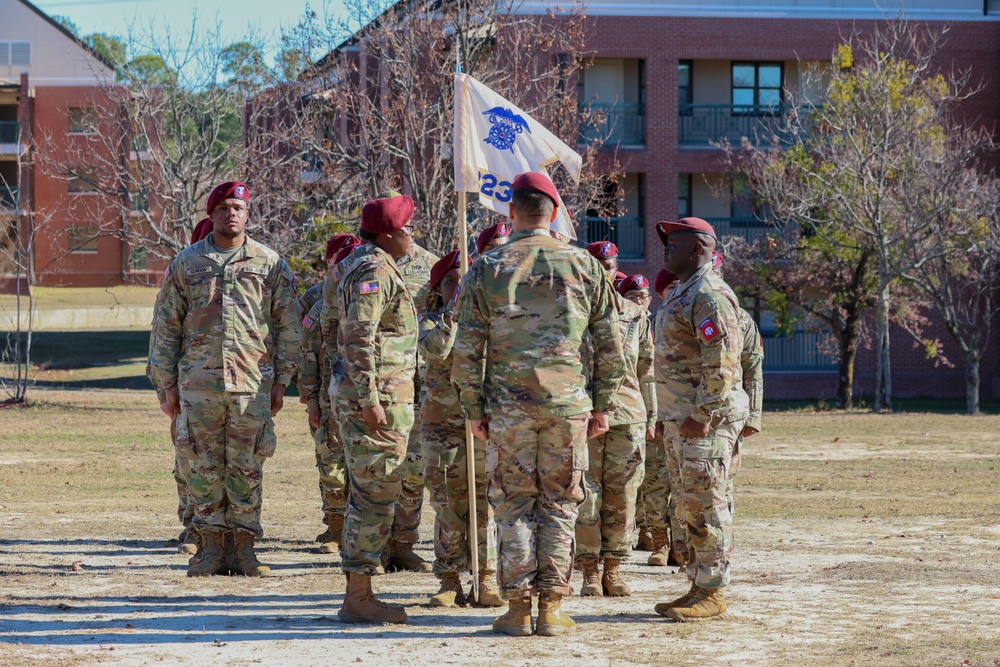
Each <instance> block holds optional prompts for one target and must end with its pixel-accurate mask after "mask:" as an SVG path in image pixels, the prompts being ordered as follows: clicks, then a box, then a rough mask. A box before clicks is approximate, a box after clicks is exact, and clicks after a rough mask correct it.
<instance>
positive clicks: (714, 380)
mask: <svg viewBox="0 0 1000 667" xmlns="http://www.w3.org/2000/svg"><path fill="white" fill-rule="evenodd" d="M691 313H692V318H691V322H692V323H693V324H694V329H695V337H697V339H698V342H699V343H700V345H701V383H700V384H699V386H698V396H697V398H696V399H695V403H694V410H693V411H692V412H691V418H692V419H694V420H695V421H697V422H701V423H702V424H708V423H710V422H711V421H712V418H713V417H714V416H715V412H716V410H718V409H719V408H721V407H722V403H723V401H724V400H725V398H726V396H727V395H728V394H729V392H730V391H731V390H732V388H733V385H735V384H736V381H737V376H738V375H739V371H740V370H741V367H740V352H741V348H742V341H741V340H740V330H739V326H740V325H739V315H738V314H737V312H736V309H735V307H734V306H733V305H732V304H731V303H730V302H729V301H728V300H726V299H711V298H704V297H703V298H699V299H696V300H695V303H694V304H693V305H692V310H691Z"/></svg>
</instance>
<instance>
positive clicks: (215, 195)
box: [205, 181, 250, 215]
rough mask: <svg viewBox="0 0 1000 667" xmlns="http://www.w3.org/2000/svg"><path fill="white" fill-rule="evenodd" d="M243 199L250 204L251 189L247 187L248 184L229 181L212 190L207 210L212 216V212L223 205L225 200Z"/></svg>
mask: <svg viewBox="0 0 1000 667" xmlns="http://www.w3.org/2000/svg"><path fill="white" fill-rule="evenodd" d="M229 198H232V199H242V200H243V201H245V202H246V203H248V204H249V203H250V188H248V187H247V186H246V183H240V182H239V181H228V182H226V183H223V184H222V185H220V186H218V187H217V188H215V189H214V190H212V194H210V195H208V205H207V206H206V207H205V209H206V210H207V211H208V214H209V215H212V211H214V210H215V207H216V206H218V205H219V204H220V203H222V200H223V199H229Z"/></svg>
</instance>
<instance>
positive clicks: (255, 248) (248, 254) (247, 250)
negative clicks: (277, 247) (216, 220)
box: [199, 232, 260, 264]
mask: <svg viewBox="0 0 1000 667" xmlns="http://www.w3.org/2000/svg"><path fill="white" fill-rule="evenodd" d="M214 240H215V232H209V233H208V236H206V237H205V238H204V239H202V240H201V241H199V243H202V244H204V247H203V248H202V254H204V255H205V256H206V257H208V258H209V259H211V260H212V261H214V262H215V263H217V264H221V263H222V255H220V254H219V253H217V252H216V247H215V244H214V243H213V241H214ZM259 254H260V244H259V243H257V242H256V241H254V240H253V239H252V238H250V236H249V235H247V236H246V237H245V239H244V241H243V245H242V246H240V248H239V250H237V251H236V254H235V255H233V260H232V261H236V260H240V259H244V258H246V259H250V258H253V257H256V256H257V255H259Z"/></svg>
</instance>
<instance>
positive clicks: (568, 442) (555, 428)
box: [486, 414, 588, 599]
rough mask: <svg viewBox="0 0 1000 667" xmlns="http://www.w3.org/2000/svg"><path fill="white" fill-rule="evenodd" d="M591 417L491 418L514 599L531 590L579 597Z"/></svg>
mask: <svg viewBox="0 0 1000 667" xmlns="http://www.w3.org/2000/svg"><path fill="white" fill-rule="evenodd" d="M587 420H588V415H587V414H580V415H574V416H572V417H553V418H544V419H539V418H531V417H520V416H518V417H512V416H508V415H493V416H492V417H491V419H490V441H489V446H488V447H487V450H486V473H487V475H488V476H489V488H488V490H487V494H488V496H489V499H490V503H491V504H492V505H493V509H494V512H495V518H496V524H497V534H498V537H499V542H500V551H499V558H498V560H499V565H500V567H499V579H500V589H501V592H502V594H503V595H504V596H505V597H507V598H508V599H510V598H514V597H518V596H520V595H522V594H524V593H526V592H532V591H546V590H548V591H554V592H556V593H559V594H561V595H572V593H573V587H572V586H571V585H570V577H571V576H572V573H573V560H574V558H575V556H576V518H577V508H578V507H579V505H580V503H582V502H583V500H584V497H585V492H584V489H583V473H584V471H585V470H586V469H587Z"/></svg>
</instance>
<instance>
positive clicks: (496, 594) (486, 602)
mask: <svg viewBox="0 0 1000 667" xmlns="http://www.w3.org/2000/svg"><path fill="white" fill-rule="evenodd" d="M494 574H495V573H494V572H493V570H480V571H479V598H478V599H477V598H475V597H474V596H473V591H469V596H468V597H467V598H466V602H468V603H470V604H472V605H474V606H476V607H505V606H506V605H507V601H506V600H504V599H503V598H502V597H500V590H499V589H498V588H497V580H496V578H495V577H494V576H493V575H494Z"/></svg>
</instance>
